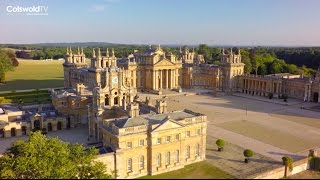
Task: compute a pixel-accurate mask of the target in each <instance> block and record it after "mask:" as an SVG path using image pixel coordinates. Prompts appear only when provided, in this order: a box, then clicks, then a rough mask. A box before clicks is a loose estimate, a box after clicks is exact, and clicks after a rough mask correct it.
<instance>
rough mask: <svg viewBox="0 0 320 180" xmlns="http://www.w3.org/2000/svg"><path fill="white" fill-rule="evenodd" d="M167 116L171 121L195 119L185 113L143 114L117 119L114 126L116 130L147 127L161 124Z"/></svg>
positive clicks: (192, 115)
mask: <svg viewBox="0 0 320 180" xmlns="http://www.w3.org/2000/svg"><path fill="white" fill-rule="evenodd" d="M167 116H169V117H170V119H173V120H182V119H185V118H192V117H195V116H196V115H194V114H191V113H188V112H185V111H174V112H170V113H165V114H145V115H140V116H138V117H134V118H121V119H117V120H116V121H115V122H114V125H115V126H117V127H118V128H127V127H134V126H140V125H147V124H159V123H161V121H163V120H164V119H166V117H167Z"/></svg>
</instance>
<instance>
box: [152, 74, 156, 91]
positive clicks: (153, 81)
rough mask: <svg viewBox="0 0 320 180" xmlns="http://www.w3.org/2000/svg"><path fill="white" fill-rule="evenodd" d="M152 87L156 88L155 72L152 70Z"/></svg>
mask: <svg viewBox="0 0 320 180" xmlns="http://www.w3.org/2000/svg"><path fill="white" fill-rule="evenodd" d="M152 89H153V90H155V89H156V73H155V71H152Z"/></svg>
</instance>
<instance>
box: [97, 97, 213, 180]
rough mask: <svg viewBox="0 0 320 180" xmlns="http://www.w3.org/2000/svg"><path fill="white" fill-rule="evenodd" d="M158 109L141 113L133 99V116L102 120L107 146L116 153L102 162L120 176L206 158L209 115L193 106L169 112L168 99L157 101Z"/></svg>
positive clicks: (158, 170) (151, 172)
mask: <svg viewBox="0 0 320 180" xmlns="http://www.w3.org/2000/svg"><path fill="white" fill-rule="evenodd" d="M155 109H156V113H150V114H142V115H139V104H138V103H131V104H130V106H129V109H128V110H129V112H128V114H129V116H128V117H121V118H115V119H105V120H102V123H101V124H100V127H101V131H102V134H103V141H102V142H103V144H104V147H106V148H108V149H111V150H112V152H109V153H114V156H109V157H108V158H104V160H102V162H105V161H107V162H109V164H110V163H116V164H115V166H113V165H112V166H111V167H112V168H114V169H111V170H109V171H110V172H111V171H116V172H117V174H116V176H117V178H135V177H140V176H144V175H155V174H159V173H164V172H168V171H172V170H176V169H180V168H183V167H184V166H185V165H188V164H191V163H194V162H199V161H203V160H205V150H206V128H207V123H206V116H205V115H203V114H200V113H195V112H192V111H189V110H182V111H174V112H167V110H166V102H165V101H161V100H160V101H157V103H156V105H155Z"/></svg>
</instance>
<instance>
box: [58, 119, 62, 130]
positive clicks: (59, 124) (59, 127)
mask: <svg viewBox="0 0 320 180" xmlns="http://www.w3.org/2000/svg"><path fill="white" fill-rule="evenodd" d="M61 128H62V124H61V122H60V121H59V122H58V124H57V129H58V130H61Z"/></svg>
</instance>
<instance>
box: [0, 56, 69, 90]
mask: <svg viewBox="0 0 320 180" xmlns="http://www.w3.org/2000/svg"><path fill="white" fill-rule="evenodd" d="M18 60H19V66H18V67H17V68H15V70H14V71H10V72H8V73H7V74H6V84H1V85H0V91H13V90H24V89H41V88H54V87H63V67H62V63H63V61H34V60H21V59H18Z"/></svg>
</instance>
